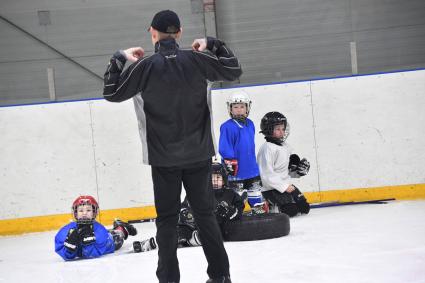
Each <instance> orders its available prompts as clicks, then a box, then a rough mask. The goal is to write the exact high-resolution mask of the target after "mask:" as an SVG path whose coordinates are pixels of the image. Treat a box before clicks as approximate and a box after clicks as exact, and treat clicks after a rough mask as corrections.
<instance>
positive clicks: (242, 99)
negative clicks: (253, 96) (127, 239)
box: [226, 92, 252, 119]
mask: <svg viewBox="0 0 425 283" xmlns="http://www.w3.org/2000/svg"><path fill="white" fill-rule="evenodd" d="M226 103H227V111H228V112H229V116H230V118H232V119H241V118H247V117H248V116H249V111H251V103H252V101H251V100H250V99H249V98H248V96H247V95H246V94H245V93H244V92H238V93H235V94H234V95H232V97H230V98H229V99H228V100H227V102H226ZM233 104H245V107H246V116H244V117H241V116H239V115H238V116H235V115H233V114H232V105H233Z"/></svg>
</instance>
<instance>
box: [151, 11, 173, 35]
mask: <svg viewBox="0 0 425 283" xmlns="http://www.w3.org/2000/svg"><path fill="white" fill-rule="evenodd" d="M151 27H153V28H154V29H156V30H157V31H160V32H163V33H178V32H179V31H180V19H179V16H177V14H176V13H175V12H173V11H171V10H163V11H160V12H158V13H156V14H155V16H154V17H153V19H152V23H151Z"/></svg>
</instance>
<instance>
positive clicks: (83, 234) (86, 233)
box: [78, 224, 96, 245]
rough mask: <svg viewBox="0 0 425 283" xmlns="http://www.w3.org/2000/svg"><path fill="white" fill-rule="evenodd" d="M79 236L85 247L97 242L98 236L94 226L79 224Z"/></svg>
mask: <svg viewBox="0 0 425 283" xmlns="http://www.w3.org/2000/svg"><path fill="white" fill-rule="evenodd" d="M78 234H79V235H80V238H81V243H82V244H83V245H89V244H91V243H93V242H94V241H96V236H95V235H94V231H93V224H79V225H78Z"/></svg>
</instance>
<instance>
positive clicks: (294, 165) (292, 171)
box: [288, 154, 310, 178]
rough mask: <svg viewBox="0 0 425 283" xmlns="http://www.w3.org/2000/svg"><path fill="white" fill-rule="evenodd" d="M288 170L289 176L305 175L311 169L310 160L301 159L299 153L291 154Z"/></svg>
mask: <svg viewBox="0 0 425 283" xmlns="http://www.w3.org/2000/svg"><path fill="white" fill-rule="evenodd" d="M288 170H289V176H291V177H292V178H299V177H302V176H305V175H307V173H308V171H309V170H310V162H308V161H307V159H305V158H303V159H301V160H300V157H299V156H298V155H297V154H291V156H290V157H289V165H288Z"/></svg>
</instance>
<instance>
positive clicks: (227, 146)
mask: <svg viewBox="0 0 425 283" xmlns="http://www.w3.org/2000/svg"><path fill="white" fill-rule="evenodd" d="M254 137H255V126H254V123H253V122H252V121H251V120H250V119H248V118H247V119H246V123H241V122H239V121H236V120H234V119H229V120H227V121H226V122H224V123H223V124H222V125H221V127H220V141H219V145H218V151H219V153H220V155H221V157H222V158H223V159H236V160H238V174H237V175H236V176H229V181H240V180H246V179H250V178H253V177H257V176H258V175H260V172H259V170H258V165H257V161H256V157H255V140H254Z"/></svg>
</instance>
